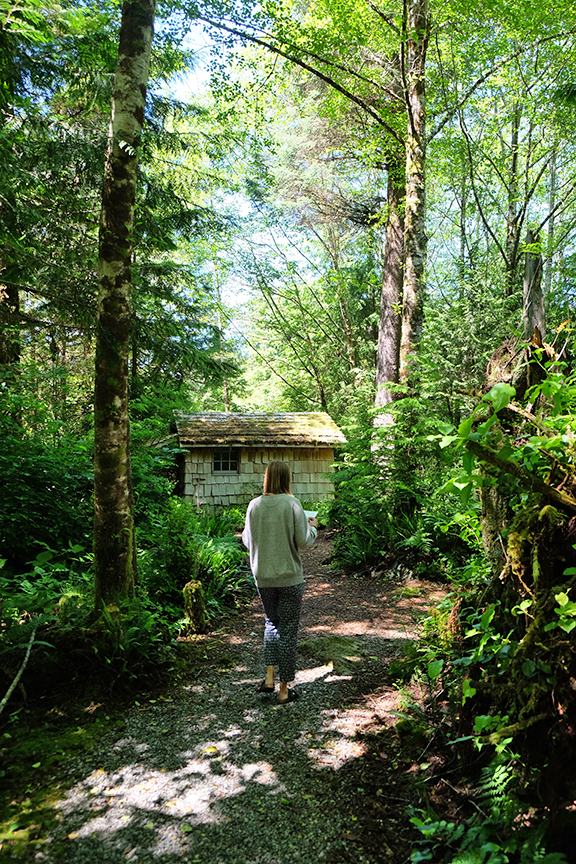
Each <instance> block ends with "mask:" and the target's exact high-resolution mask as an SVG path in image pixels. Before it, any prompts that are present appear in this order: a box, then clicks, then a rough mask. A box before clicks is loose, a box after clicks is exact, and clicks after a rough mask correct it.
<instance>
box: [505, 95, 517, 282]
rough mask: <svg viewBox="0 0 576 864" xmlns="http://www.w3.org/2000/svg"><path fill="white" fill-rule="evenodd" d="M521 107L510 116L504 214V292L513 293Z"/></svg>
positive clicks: (515, 260) (515, 278) (515, 272)
mask: <svg viewBox="0 0 576 864" xmlns="http://www.w3.org/2000/svg"><path fill="white" fill-rule="evenodd" d="M520 115H521V109H520V107H519V106H518V105H517V106H516V108H515V109H514V116H513V118H512V134H511V139H510V170H509V175H508V213H507V216H506V293H507V295H508V296H510V295H511V294H513V293H514V291H515V290H516V288H518V287H519V285H518V251H519V248H520V223H519V213H518V194H519V191H518V187H519V181H518V138H519V131H520Z"/></svg>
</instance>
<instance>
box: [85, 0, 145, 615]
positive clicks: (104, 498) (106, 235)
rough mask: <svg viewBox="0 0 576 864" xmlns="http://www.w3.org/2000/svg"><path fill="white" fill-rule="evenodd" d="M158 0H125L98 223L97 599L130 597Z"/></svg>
mask: <svg viewBox="0 0 576 864" xmlns="http://www.w3.org/2000/svg"><path fill="white" fill-rule="evenodd" d="M154 5H155V4H154V0H125V2H124V5H123V8H122V23H121V27H120V45H119V51H118V64H117V67H116V78H115V83H114V96H113V101H112V117H111V120H110V133H109V146H108V153H107V157H106V166H105V170H104V185H103V190H102V215H101V223H100V257H99V274H98V275H99V298H98V323H97V330H96V381H95V397H94V432H95V440H94V560H95V570H96V574H95V579H96V581H95V589H96V590H95V595H96V596H95V603H96V609H99V608H100V607H101V605H102V604H107V603H110V602H111V601H114V600H118V599H121V598H122V597H127V596H130V595H131V594H132V593H133V589H134V579H135V565H134V562H135V548H134V513H133V496H132V478H131V469H130V424H129V419H128V351H129V335H130V311H131V303H130V292H131V277H132V271H131V258H132V232H133V226H134V202H135V197H136V175H137V168H138V147H139V145H140V137H141V132H142V123H143V120H144V105H145V101H146V85H147V81H148V69H149V65H150V53H151V43H152V34H153V26H154Z"/></svg>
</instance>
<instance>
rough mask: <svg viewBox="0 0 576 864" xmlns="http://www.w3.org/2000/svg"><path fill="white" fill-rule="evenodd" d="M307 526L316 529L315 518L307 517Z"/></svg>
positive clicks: (316, 522) (316, 521)
mask: <svg viewBox="0 0 576 864" xmlns="http://www.w3.org/2000/svg"><path fill="white" fill-rule="evenodd" d="M308 524H309V525H312V526H313V527H314V528H318V519H316V517H315V516H309V517H308Z"/></svg>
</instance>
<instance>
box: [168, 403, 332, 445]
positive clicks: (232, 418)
mask: <svg viewBox="0 0 576 864" xmlns="http://www.w3.org/2000/svg"><path fill="white" fill-rule="evenodd" d="M175 420H176V429H177V432H178V439H179V442H180V446H181V447H202V446H216V447H222V446H230V447H239V446H244V447H322V446H324V447H331V446H333V445H334V444H344V443H345V442H346V438H345V437H344V435H343V434H342V432H341V431H340V429H339V428H338V426H337V425H336V423H335V422H334V421H333V420H332V418H331V417H330V416H329V415H328V414H326V413H324V412H323V411H301V412H289V413H288V412H282V413H278V414H267V413H263V412H250V413H248V412H246V413H241V414H240V413H236V412H231V411H226V412H225V411H204V412H202V413H199V414H185V413H184V412H183V411H180V412H177V413H176V415H175Z"/></svg>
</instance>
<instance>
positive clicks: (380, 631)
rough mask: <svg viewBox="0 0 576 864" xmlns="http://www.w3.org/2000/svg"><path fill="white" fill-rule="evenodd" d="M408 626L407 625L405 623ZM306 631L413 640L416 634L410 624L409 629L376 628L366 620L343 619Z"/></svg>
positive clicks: (309, 628) (334, 634) (332, 634)
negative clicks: (343, 620) (340, 621)
mask: <svg viewBox="0 0 576 864" xmlns="http://www.w3.org/2000/svg"><path fill="white" fill-rule="evenodd" d="M407 626H408V625H407ZM307 632H308V633H316V634H318V635H324V634H326V635H330V636H373V635H377V636H378V638H379V639H402V640H406V639H410V640H412V641H414V640H415V639H416V638H417V636H416V634H415V633H414V632H413V629H412V625H410V629H402V630H399V629H396V628H394V627H382V626H381V625H379V626H378V627H377V628H376V627H372V625H371V624H370V623H368V622H366V621H345V622H342V623H340V624H337V623H336V622H330V623H328V624H317V625H316V626H315V627H308V628H307Z"/></svg>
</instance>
